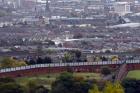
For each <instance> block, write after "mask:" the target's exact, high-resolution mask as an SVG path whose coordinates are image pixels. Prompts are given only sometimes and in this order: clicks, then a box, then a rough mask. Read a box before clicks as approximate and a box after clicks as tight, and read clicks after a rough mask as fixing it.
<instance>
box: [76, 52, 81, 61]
mask: <svg viewBox="0 0 140 93" xmlns="http://www.w3.org/2000/svg"><path fill="white" fill-rule="evenodd" d="M74 53H75V56H76V59H77V60H76V61H81V60H80V57H81V55H82V52H81V51H79V50H75V51H74Z"/></svg>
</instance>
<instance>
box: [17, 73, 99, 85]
mask: <svg viewBox="0 0 140 93" xmlns="http://www.w3.org/2000/svg"><path fill="white" fill-rule="evenodd" d="M73 75H74V76H78V77H83V78H84V79H97V80H98V79H100V78H101V77H100V74H97V73H74V74H73ZM58 76H59V74H49V75H39V76H32V77H22V78H17V79H16V80H17V82H18V83H20V84H21V85H26V83H27V82H29V81H31V80H33V81H34V80H35V81H37V83H38V84H40V85H42V84H43V85H45V86H46V87H50V86H51V84H52V83H53V82H54V81H55V80H56V78H57V77H58Z"/></svg>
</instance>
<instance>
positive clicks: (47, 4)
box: [45, 0, 51, 17]
mask: <svg viewBox="0 0 140 93" xmlns="http://www.w3.org/2000/svg"><path fill="white" fill-rule="evenodd" d="M45 12H46V13H45V14H46V16H47V17H50V16H51V11H50V7H49V0H46V7H45Z"/></svg>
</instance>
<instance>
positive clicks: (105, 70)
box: [101, 67, 111, 76]
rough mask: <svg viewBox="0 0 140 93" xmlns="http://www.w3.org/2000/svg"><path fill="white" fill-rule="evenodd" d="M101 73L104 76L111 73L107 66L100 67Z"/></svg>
mask: <svg viewBox="0 0 140 93" xmlns="http://www.w3.org/2000/svg"><path fill="white" fill-rule="evenodd" d="M101 73H102V74H103V75H105V76H106V75H109V74H111V70H110V69H109V68H108V67H103V68H102V69H101Z"/></svg>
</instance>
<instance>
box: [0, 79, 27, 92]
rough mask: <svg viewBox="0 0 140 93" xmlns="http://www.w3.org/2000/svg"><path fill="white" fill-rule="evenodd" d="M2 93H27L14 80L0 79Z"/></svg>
mask: <svg viewBox="0 0 140 93" xmlns="http://www.w3.org/2000/svg"><path fill="white" fill-rule="evenodd" d="M0 93H26V89H25V88H24V87H23V86H21V85H19V84H17V83H16V81H15V80H14V79H12V78H0Z"/></svg>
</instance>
